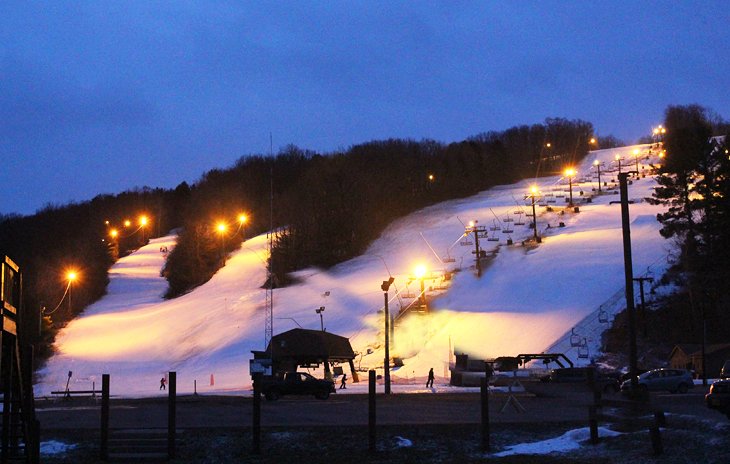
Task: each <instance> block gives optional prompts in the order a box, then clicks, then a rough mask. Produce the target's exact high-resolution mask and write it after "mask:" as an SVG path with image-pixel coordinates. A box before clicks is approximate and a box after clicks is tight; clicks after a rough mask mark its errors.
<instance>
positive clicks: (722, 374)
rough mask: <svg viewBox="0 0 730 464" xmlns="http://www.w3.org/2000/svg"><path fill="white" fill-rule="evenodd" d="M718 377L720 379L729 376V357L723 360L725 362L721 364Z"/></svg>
mask: <svg viewBox="0 0 730 464" xmlns="http://www.w3.org/2000/svg"><path fill="white" fill-rule="evenodd" d="M720 378H721V379H727V378H730V359H728V360H727V361H725V364H723V365H722V369H720Z"/></svg>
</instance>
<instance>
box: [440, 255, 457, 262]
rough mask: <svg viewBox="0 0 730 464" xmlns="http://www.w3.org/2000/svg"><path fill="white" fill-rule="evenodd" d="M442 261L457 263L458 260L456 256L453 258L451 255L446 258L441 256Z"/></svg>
mask: <svg viewBox="0 0 730 464" xmlns="http://www.w3.org/2000/svg"><path fill="white" fill-rule="evenodd" d="M441 262H442V263H455V262H456V258H452V257H450V256H449V257H446V258H441Z"/></svg>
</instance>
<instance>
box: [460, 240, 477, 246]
mask: <svg viewBox="0 0 730 464" xmlns="http://www.w3.org/2000/svg"><path fill="white" fill-rule="evenodd" d="M459 245H461V246H472V245H474V242H472V241H471V240H461V241H460V242H459Z"/></svg>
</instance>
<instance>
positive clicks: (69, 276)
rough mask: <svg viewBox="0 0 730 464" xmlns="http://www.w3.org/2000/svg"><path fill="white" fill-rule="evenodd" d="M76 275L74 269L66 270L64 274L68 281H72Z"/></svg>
mask: <svg viewBox="0 0 730 464" xmlns="http://www.w3.org/2000/svg"><path fill="white" fill-rule="evenodd" d="M76 277H77V274H76V271H68V273H67V274H66V278H67V279H68V280H69V282H73V281H74V280H76Z"/></svg>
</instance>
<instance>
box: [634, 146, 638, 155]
mask: <svg viewBox="0 0 730 464" xmlns="http://www.w3.org/2000/svg"><path fill="white" fill-rule="evenodd" d="M634 156H639V149H638V148H634Z"/></svg>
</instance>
